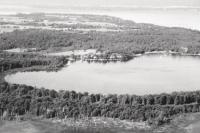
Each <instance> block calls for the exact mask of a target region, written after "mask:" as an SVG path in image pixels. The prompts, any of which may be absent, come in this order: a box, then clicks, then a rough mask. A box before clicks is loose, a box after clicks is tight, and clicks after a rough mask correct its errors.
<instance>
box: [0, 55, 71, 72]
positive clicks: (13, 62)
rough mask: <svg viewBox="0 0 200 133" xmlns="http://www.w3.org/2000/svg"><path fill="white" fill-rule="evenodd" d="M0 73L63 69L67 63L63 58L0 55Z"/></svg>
mask: <svg viewBox="0 0 200 133" xmlns="http://www.w3.org/2000/svg"><path fill="white" fill-rule="evenodd" d="M0 58H1V59H0V73H1V72H5V71H7V70H11V69H16V68H25V67H33V66H47V67H48V68H49V69H57V68H61V67H63V66H64V65H65V64H66V63H67V61H68V60H67V59H66V58H64V57H53V56H52V57H47V56H43V55H36V54H15V53H0Z"/></svg>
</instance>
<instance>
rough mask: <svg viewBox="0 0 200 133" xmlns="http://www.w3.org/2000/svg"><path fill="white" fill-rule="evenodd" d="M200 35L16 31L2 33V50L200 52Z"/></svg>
mask: <svg viewBox="0 0 200 133" xmlns="http://www.w3.org/2000/svg"><path fill="white" fill-rule="evenodd" d="M199 37H200V32H198V31H192V30H186V29H182V28H161V27H156V26H155V27H151V28H144V29H140V30H136V31H131V30H127V31H123V32H95V31H91V32H88V33H79V32H75V33H68V32H63V31H52V30H39V29H28V30H15V31H13V32H11V33H3V34H0V50H7V49H12V48H37V49H41V50H49V49H51V50H52V49H54V50H56V49H62V48H65V49H68V50H77V49H97V50H101V51H109V52H116V53H126V54H130V55H132V54H143V53H145V52H151V51H173V52H183V53H186V54H199V53H200V47H199V44H200V39H199Z"/></svg>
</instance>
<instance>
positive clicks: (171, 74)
mask: <svg viewBox="0 0 200 133" xmlns="http://www.w3.org/2000/svg"><path fill="white" fill-rule="evenodd" d="M199 68H200V57H189V56H185V57H183V56H182V57H180V56H167V55H144V56H141V57H137V58H134V59H133V60H131V61H129V62H126V63H122V62H117V63H107V64H100V63H90V64H89V63H87V62H81V61H79V62H75V63H73V64H71V65H69V66H66V67H64V68H63V69H62V70H60V71H58V72H45V71H42V72H18V73H16V74H13V75H8V76H6V77H5V79H6V81H8V82H10V83H17V84H27V85H31V86H36V87H45V88H49V89H55V90H61V89H67V90H75V91H77V92H86V91H87V92H90V93H103V94H109V93H112V94H113V93H114V94H137V95H145V94H155V93H164V92H166V93H170V92H174V91H193V90H197V89H200V83H199V77H200V69H199Z"/></svg>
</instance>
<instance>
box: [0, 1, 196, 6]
mask: <svg viewBox="0 0 200 133" xmlns="http://www.w3.org/2000/svg"><path fill="white" fill-rule="evenodd" d="M0 5H2V6H3V5H15V6H22V5H23V6H27V5H28V6H54V5H61V6H93V7H95V6H140V7H141V6H144V7H146V6H150V7H168V6H189V7H200V0H0Z"/></svg>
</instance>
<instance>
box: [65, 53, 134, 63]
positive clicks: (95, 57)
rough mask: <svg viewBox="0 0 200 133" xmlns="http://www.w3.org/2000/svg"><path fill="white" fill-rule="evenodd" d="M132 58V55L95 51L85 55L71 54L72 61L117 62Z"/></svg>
mask: <svg viewBox="0 0 200 133" xmlns="http://www.w3.org/2000/svg"><path fill="white" fill-rule="evenodd" d="M130 59H132V57H131V56H128V55H125V54H119V53H95V54H94V53H93V54H85V55H71V56H70V57H69V60H70V61H77V60H81V61H88V62H116V61H128V60H130Z"/></svg>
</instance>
